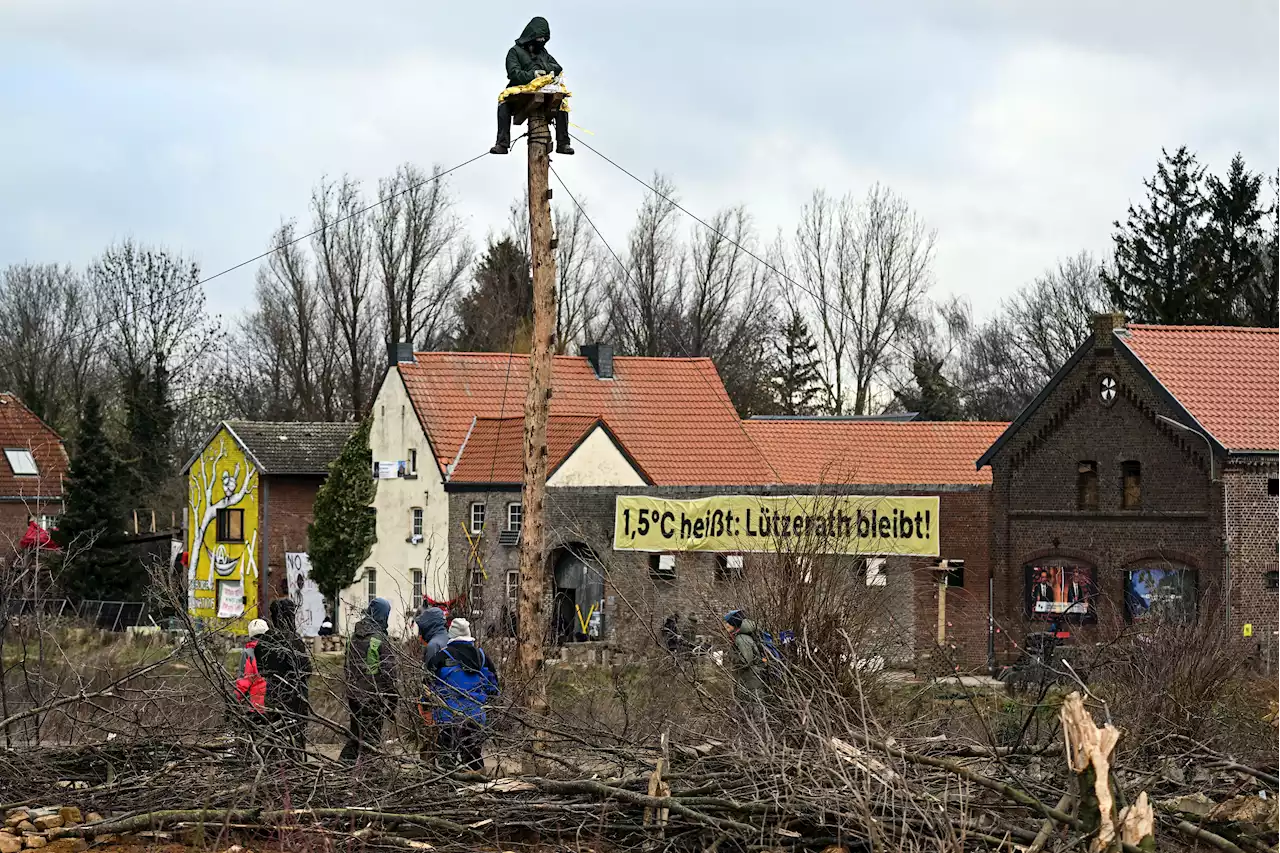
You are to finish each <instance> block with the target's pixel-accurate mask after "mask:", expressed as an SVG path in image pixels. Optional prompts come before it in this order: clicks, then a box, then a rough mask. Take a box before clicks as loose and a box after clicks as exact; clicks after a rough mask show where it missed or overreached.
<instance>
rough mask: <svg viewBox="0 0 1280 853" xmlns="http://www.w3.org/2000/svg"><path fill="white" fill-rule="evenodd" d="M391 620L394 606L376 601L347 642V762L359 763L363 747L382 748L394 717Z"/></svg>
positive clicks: (345, 673) (344, 757)
mask: <svg viewBox="0 0 1280 853" xmlns="http://www.w3.org/2000/svg"><path fill="white" fill-rule="evenodd" d="M390 618H391V602H389V601H387V600H386V599H385V598H375V599H374V600H373V601H370V602H369V612H368V615H366V616H365V617H364V618H363V619H361V620H360V621H359V622H357V623H356V627H355V629H354V630H353V631H352V632H351V639H350V640H349V641H348V642H347V654H346V660H345V662H344V665H343V674H344V675H345V677H346V682H347V710H348V711H349V712H350V714H351V722H350V729H351V736H350V737H349V738H348V739H347V743H346V746H344V747H343V748H342V754H341V756H340V758H341V760H343V761H346V762H354V761H356V760H357V759H359V758H360V752H361V750H362V749H363V748H364V747H367V746H375V745H378V744H380V743H381V742H382V727H383V726H384V725H385V724H386V722H387V720H389V719H391V716H392V714H394V713H395V707H396V662H395V656H394V653H393V650H392V646H391V638H390V637H389V636H388V634H387V624H388V621H389V620H390Z"/></svg>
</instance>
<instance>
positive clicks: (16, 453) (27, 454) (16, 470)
mask: <svg viewBox="0 0 1280 853" xmlns="http://www.w3.org/2000/svg"><path fill="white" fill-rule="evenodd" d="M4 458H5V459H6V460H7V461H8V463H9V470H10V471H12V472H13V474H14V476H16V477H39V476H40V466H39V464H37V462H36V455H35V454H34V453H32V452H31V451H30V450H27V449H26V448H25V447H6V448H5V449H4ZM28 469H29V470H28Z"/></svg>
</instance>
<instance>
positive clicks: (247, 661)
mask: <svg viewBox="0 0 1280 853" xmlns="http://www.w3.org/2000/svg"><path fill="white" fill-rule="evenodd" d="M268 627H269V626H268V625H267V623H266V622H265V621H263V620H262V619H253V620H250V622H249V627H248V633H249V639H248V641H247V642H246V643H245V644H244V648H243V649H241V650H240V666H239V667H238V670H237V671H238V672H239V673H240V674H239V675H238V676H237V677H236V699H238V700H239V701H240V704H241V705H242V706H243V707H244V708H246V709H247V710H248V711H249V712H250V713H251V714H254V715H256V716H258V719H262V715H265V714H266V713H267V680H266V678H264V677H263V676H262V673H261V672H259V670H258V643H259V641H260V639H261V637H262V635H263V634H265V633H267V629H268Z"/></svg>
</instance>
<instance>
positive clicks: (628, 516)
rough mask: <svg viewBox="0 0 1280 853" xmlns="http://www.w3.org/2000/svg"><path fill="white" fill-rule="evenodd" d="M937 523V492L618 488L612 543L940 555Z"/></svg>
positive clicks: (621, 546)
mask: <svg viewBox="0 0 1280 853" xmlns="http://www.w3.org/2000/svg"><path fill="white" fill-rule="evenodd" d="M938 525H939V518H938V498H937V497H936V496H935V497H898V496H893V497H883V496H874V495H826V496H824V495H792V496H787V497H772V496H765V495H715V496H713V497H706V498H693V499H691V500H669V499H667V498H656V497H649V496H647V495H619V496H618V498H617V503H616V506H615V512H614V522H613V547H614V550H615V551H717V552H721V553H733V552H740V551H747V552H751V551H754V552H768V551H787V550H804V551H808V552H810V553H825V554H894V555H899V556H913V557H936V556H938V553H939V552H938Z"/></svg>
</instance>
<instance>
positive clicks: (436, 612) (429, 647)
mask: <svg viewBox="0 0 1280 853" xmlns="http://www.w3.org/2000/svg"><path fill="white" fill-rule="evenodd" d="M445 619H446V614H445V612H444V611H443V610H441V609H440V608H439V607H426V608H423V611H422V612H421V613H419V614H418V618H417V619H416V620H414V621H415V623H416V624H417V626H418V639H419V641H421V643H422V673H423V692H424V694H426V695H424V696H422V697H420V698H419V702H418V716H419V717H420V718H421V719H422V724H423V728H422V729H421V737H422V740H421V743H420V744H419V748H418V753H419V755H421V756H422V757H423V758H427V757H429V756H430V755H431V754H432V753H433V752H434V750H435V746H436V730H435V729H436V726H435V718H434V717H433V716H432V713H431V703H430V701H429V699H430V693H431V684H430V681H431V675H430V674H429V672H430V670H429V667H430V666H431V661H432V659H434V658H435V656H436V655H438V654H439V653H440V650H441V649H443V648H444V647H445V646H446V645H447V644H448V643H449V629H448V628H447V627H446V626H445Z"/></svg>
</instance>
